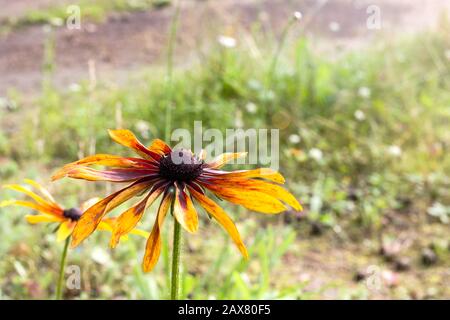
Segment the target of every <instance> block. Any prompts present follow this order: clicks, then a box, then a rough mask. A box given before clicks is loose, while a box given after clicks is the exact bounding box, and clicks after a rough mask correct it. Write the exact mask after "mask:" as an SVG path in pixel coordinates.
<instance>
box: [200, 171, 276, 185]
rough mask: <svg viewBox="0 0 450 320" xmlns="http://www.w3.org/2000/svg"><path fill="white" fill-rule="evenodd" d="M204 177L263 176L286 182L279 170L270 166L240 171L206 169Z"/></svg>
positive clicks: (230, 178)
mask: <svg viewBox="0 0 450 320" xmlns="http://www.w3.org/2000/svg"><path fill="white" fill-rule="evenodd" d="M203 175H204V177H205V178H206V179H210V180H212V181H213V180H214V178H217V179H221V180H219V181H218V183H220V182H221V181H222V179H227V180H233V179H248V178H261V179H265V180H269V181H273V182H276V183H280V184H283V183H284V182H285V180H284V177H283V176H282V175H281V174H280V173H279V172H277V171H275V170H272V169H270V168H258V169H253V170H238V171H231V172H229V171H220V170H210V169H205V170H204V174H203Z"/></svg>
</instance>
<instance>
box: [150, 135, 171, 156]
mask: <svg viewBox="0 0 450 320" xmlns="http://www.w3.org/2000/svg"><path fill="white" fill-rule="evenodd" d="M148 149H149V150H151V151H153V152H156V153H157V154H159V155H161V156H163V155H165V154H168V153H171V152H172V149H171V148H170V147H169V146H168V145H167V144H166V143H165V142H164V141H162V140H160V139H155V140H153V141H152V143H151V144H150V146H149V147H148Z"/></svg>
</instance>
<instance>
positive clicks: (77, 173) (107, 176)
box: [66, 166, 158, 182]
mask: <svg viewBox="0 0 450 320" xmlns="http://www.w3.org/2000/svg"><path fill="white" fill-rule="evenodd" d="M157 173H158V171H157V169H110V170H95V169H92V168H88V167H82V166H76V167H73V168H72V169H71V170H69V171H68V172H66V176H68V177H70V178H74V179H83V180H88V181H111V182H129V181H134V180H138V179H141V178H151V177H156V176H157Z"/></svg>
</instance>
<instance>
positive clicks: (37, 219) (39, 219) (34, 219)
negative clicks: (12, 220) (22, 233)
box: [25, 214, 65, 224]
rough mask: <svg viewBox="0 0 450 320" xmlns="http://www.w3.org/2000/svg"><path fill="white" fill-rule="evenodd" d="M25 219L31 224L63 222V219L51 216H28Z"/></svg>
mask: <svg viewBox="0 0 450 320" xmlns="http://www.w3.org/2000/svg"><path fill="white" fill-rule="evenodd" d="M25 219H26V220H27V222H28V223H31V224H37V223H52V222H61V221H64V220H65V219H64V218H63V217H56V216H51V215H49V214H28V215H26V216H25Z"/></svg>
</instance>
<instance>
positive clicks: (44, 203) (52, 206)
mask: <svg viewBox="0 0 450 320" xmlns="http://www.w3.org/2000/svg"><path fill="white" fill-rule="evenodd" d="M3 187H4V188H5V189H11V190H14V191H18V192H22V193H25V194H26V195H27V196H29V197H31V198H33V200H34V201H36V202H37V203H38V204H39V205H40V206H42V207H44V208H47V209H48V210H49V211H55V212H56V211H57V210H58V209H61V207H60V206H59V205H58V204H56V203H55V204H53V203H51V202H48V201H47V200H45V199H43V198H42V197H41V196H39V195H37V194H36V193H34V192H33V191H30V190H28V189H27V188H24V187H22V186H21V185H18V184H8V185H5V186H3Z"/></svg>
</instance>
